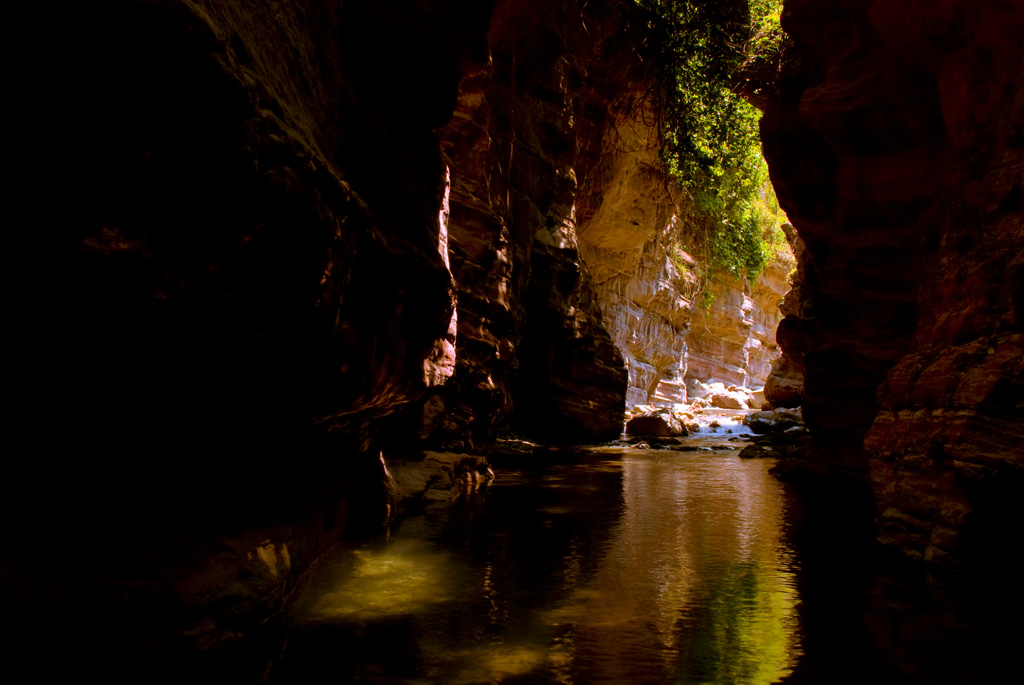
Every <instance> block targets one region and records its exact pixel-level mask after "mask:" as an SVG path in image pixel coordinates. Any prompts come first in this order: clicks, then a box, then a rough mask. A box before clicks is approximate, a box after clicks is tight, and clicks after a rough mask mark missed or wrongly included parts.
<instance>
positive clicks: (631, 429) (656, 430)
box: [626, 409, 689, 436]
mask: <svg viewBox="0 0 1024 685" xmlns="http://www.w3.org/2000/svg"><path fill="white" fill-rule="evenodd" d="M626 434H627V435H652V436H685V435H689V431H688V430H687V428H686V425H685V424H684V423H683V417H682V416H677V415H675V414H674V413H673V412H672V411H671V410H669V409H654V410H651V411H649V412H644V413H641V414H638V415H636V416H634V417H633V418H631V419H630V420H629V421H628V422H627V423H626Z"/></svg>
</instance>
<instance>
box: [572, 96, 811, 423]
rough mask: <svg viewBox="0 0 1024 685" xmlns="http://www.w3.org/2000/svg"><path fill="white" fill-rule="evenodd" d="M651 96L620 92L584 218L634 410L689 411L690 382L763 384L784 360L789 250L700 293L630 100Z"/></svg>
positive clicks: (646, 113) (661, 173)
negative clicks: (778, 334)
mask: <svg viewBox="0 0 1024 685" xmlns="http://www.w3.org/2000/svg"><path fill="white" fill-rule="evenodd" d="M652 87H653V84H648V85H647V86H646V87H645V86H643V84H636V85H633V86H632V87H628V88H624V89H623V93H624V97H623V100H622V102H621V103H620V104H619V106H618V107H617V108H616V109H614V110H613V112H612V116H613V117H614V122H615V123H614V125H612V126H609V127H608V128H607V131H606V133H605V138H604V140H603V141H602V143H601V154H600V157H599V159H600V163H599V164H598V165H596V166H595V167H594V169H593V170H592V172H591V174H590V176H589V177H588V178H587V182H586V184H585V189H586V191H587V195H586V196H585V198H584V199H583V202H581V204H580V208H579V212H578V216H579V226H580V229H579V240H580V248H581V250H582V252H583V256H584V258H585V261H586V264H587V265H588V267H589V268H590V271H591V274H592V277H593V281H594V288H595V291H596V294H597V299H598V303H599V305H600V308H601V312H602V314H603V319H604V324H605V326H606V327H607V329H608V332H609V333H610V334H611V337H612V339H613V340H614V341H615V344H616V346H617V347H618V349H619V351H620V352H621V354H622V356H623V358H624V359H625V363H626V367H627V369H628V370H629V388H628V390H627V394H626V404H627V406H633V405H637V404H658V405H670V404H674V403H678V402H684V401H686V399H687V388H686V384H687V383H688V382H690V383H692V382H695V381H699V382H704V383H708V382H711V381H722V382H725V383H726V384H727V385H731V384H736V385H739V386H746V387H751V388H754V387H761V386H763V385H764V383H765V380H766V379H767V377H768V374H769V372H770V370H771V365H772V362H773V361H774V360H775V359H777V358H778V357H779V356H780V354H781V352H780V350H779V348H778V346H777V345H776V344H775V327H776V326H777V324H778V322H779V319H780V318H781V315H780V313H779V304H780V302H781V301H782V299H783V297H784V295H785V293H786V292H787V290H788V289H789V282H788V279H789V274H790V272H791V271H792V269H793V266H794V263H793V258H792V255H791V254H790V253H789V251H788V250H787V249H786V248H782V250H781V252H780V253H779V254H778V255H777V256H775V257H773V259H772V260H771V261H770V262H769V264H768V266H767V267H766V268H765V270H764V272H763V273H762V274H760V275H759V276H758V277H756V278H754V279H746V278H740V279H736V278H731V277H729V276H727V275H725V274H716V275H715V276H714V277H713V278H712V279H711V282H710V283H708V284H704V283H702V282H701V280H700V279H699V278H698V277H697V275H696V274H697V273H698V272H699V270H700V266H699V265H698V264H697V262H696V261H695V260H694V259H693V257H691V256H690V255H689V254H687V253H686V252H684V251H683V250H682V249H679V248H674V247H672V245H673V244H674V243H675V244H678V241H682V242H688V241H690V240H692V236H690V235H689V233H688V230H687V218H686V216H687V209H688V204H687V201H686V200H685V199H684V197H683V193H682V192H681V191H680V190H679V189H678V187H677V186H676V183H675V181H674V180H672V178H671V177H670V176H669V174H668V172H667V170H666V168H665V165H664V163H663V162H662V160H661V157H660V151H659V148H660V138H659V134H658V132H657V131H656V130H655V129H654V128H652V125H651V123H650V122H653V121H655V120H656V117H655V115H654V113H653V112H652V111H650V106H649V103H646V102H644V101H643V100H642V99H638V98H636V96H635V95H633V94H639V93H644V92H647V91H648V90H650V88H652ZM630 95H633V97H632V99H631V98H630V97H629V96H630ZM704 289H707V290H708V291H709V292H710V297H707V298H706V296H705V294H704ZM705 300H706V301H709V302H710V305H709V306H708V307H707V308H702V307H700V306H699V304H700V303H701V302H703V301H705Z"/></svg>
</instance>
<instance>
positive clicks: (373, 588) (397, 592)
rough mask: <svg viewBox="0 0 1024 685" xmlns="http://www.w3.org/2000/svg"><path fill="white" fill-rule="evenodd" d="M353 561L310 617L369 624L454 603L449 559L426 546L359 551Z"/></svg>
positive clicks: (414, 542)
mask: <svg viewBox="0 0 1024 685" xmlns="http://www.w3.org/2000/svg"><path fill="white" fill-rule="evenodd" d="M353 557H354V563H353V566H352V568H351V571H350V572H349V573H345V574H343V575H342V577H341V578H340V579H338V581H337V582H336V584H335V585H334V586H333V587H331V588H330V589H328V590H327V591H326V592H324V593H323V594H322V595H321V596H320V597H319V598H318V599H317V600H316V601H315V603H314V604H313V606H312V607H311V608H310V610H309V612H308V614H307V616H308V618H310V619H314V620H316V619H319V620H331V619H335V620H337V619H342V620H344V619H359V620H366V619H375V618H383V617H386V616H397V615H400V614H414V613H417V612H420V611H423V610H424V609H426V608H427V607H429V606H430V605H434V604H439V603H441V602H446V601H449V600H451V599H452V596H451V592H450V590H451V588H452V583H451V580H450V576H451V569H450V563H449V560H448V558H447V556H446V555H444V554H439V553H437V552H435V551H432V550H431V549H430V548H429V546H428V545H427V544H426V543H425V542H422V541H417V540H409V541H402V542H398V543H394V544H390V545H388V546H386V547H384V548H383V549H363V550H356V551H355V552H353Z"/></svg>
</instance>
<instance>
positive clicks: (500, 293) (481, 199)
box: [432, 0, 626, 449]
mask: <svg viewBox="0 0 1024 685" xmlns="http://www.w3.org/2000/svg"><path fill="white" fill-rule="evenodd" d="M587 5H588V4H587V3H578V2H574V1H572V0H560V1H558V2H553V3H543V4H540V3H532V2H514V1H506V2H500V3H498V5H497V7H496V9H495V12H494V16H493V22H492V25H491V27H490V31H489V33H488V35H487V41H488V47H489V53H488V60H487V63H486V64H485V65H481V66H480V68H478V69H475V70H473V71H472V72H471V73H469V74H467V75H466V77H465V78H464V79H463V80H462V82H461V84H460V87H459V98H458V105H457V107H456V110H455V115H454V117H453V119H452V121H451V122H450V123H449V124H448V126H446V127H445V128H444V129H443V131H442V138H443V141H444V146H445V151H446V156H447V160H448V164H449V166H450V169H451V174H452V194H451V220H450V245H451V252H452V272H453V273H454V274H455V278H456V280H457V282H458V287H459V338H458V355H457V362H456V364H457V371H456V374H455V377H454V378H453V381H452V383H450V384H449V385H448V386H447V387H446V388H445V389H444V390H443V391H440V392H439V393H438V394H437V396H436V398H435V399H432V404H433V405H434V406H435V407H436V411H438V412H441V413H440V414H439V415H438V416H437V418H435V419H434V420H435V421H436V423H437V424H438V425H437V427H436V428H434V431H435V433H434V435H435V436H436V437H435V439H438V440H440V441H441V442H442V444H445V445H448V446H451V447H455V448H465V447H473V448H476V449H480V448H483V447H486V445H487V444H488V442H489V441H492V440H493V439H494V436H495V434H496V430H497V428H498V426H499V425H500V424H501V423H502V422H503V421H504V420H505V419H506V418H511V420H512V422H513V424H514V425H515V427H516V428H518V429H519V430H521V431H523V432H525V433H526V434H527V435H530V436H532V437H536V438H539V439H542V440H546V441H551V442H580V441H584V442H586V441H592V442H595V441H599V440H605V439H609V438H613V437H617V436H618V435H619V434H620V432H621V428H622V412H623V410H624V395H625V388H626V374H625V370H624V367H623V362H622V358H621V356H620V354H619V352H618V350H617V349H616V347H615V345H614V344H613V343H612V340H611V338H610V337H609V335H608V333H607V331H606V330H605V327H604V326H603V324H602V321H601V313H600V311H599V309H598V307H597V305H596V304H595V297H594V293H593V291H592V287H591V281H590V277H589V275H588V272H587V267H586V265H585V264H584V261H583V258H582V256H581V253H580V245H579V240H578V237H577V205H578V203H579V198H580V197H581V196H583V195H584V194H585V193H586V187H585V179H586V177H587V174H588V170H589V168H590V167H592V166H593V164H594V163H595V162H596V160H595V159H594V158H593V157H592V156H591V155H589V154H588V152H589V146H590V145H592V144H593V141H595V140H596V141H598V144H599V142H600V140H601V139H602V136H603V134H604V130H605V129H606V128H607V126H608V119H609V114H608V112H609V109H610V108H611V107H612V102H611V100H612V93H609V89H608V74H607V70H608V69H609V68H612V69H617V68H618V67H617V66H612V65H615V60H616V59H618V58H620V57H621V56H622V55H623V54H624V53H622V52H621V51H622V49H623V48H624V46H623V44H622V41H621V37H620V30H621V28H622V17H621V16H620V15H619V14H618V13H617V12H616V11H613V10H611V9H609V8H608V7H607V6H605V5H604V3H594V4H593V6H591V7H588V6H587ZM616 38H619V40H618V42H616V40H615V39H616ZM616 50H619V52H616Z"/></svg>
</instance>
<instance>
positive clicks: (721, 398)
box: [710, 390, 748, 409]
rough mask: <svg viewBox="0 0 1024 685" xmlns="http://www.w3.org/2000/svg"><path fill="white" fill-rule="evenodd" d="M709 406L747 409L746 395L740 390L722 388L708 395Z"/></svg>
mask: <svg viewBox="0 0 1024 685" xmlns="http://www.w3.org/2000/svg"><path fill="white" fill-rule="evenodd" d="M710 399H711V406H712V407H718V408H719V409H747V408H748V407H747V395H746V394H745V393H743V392H742V391H740V390H723V391H720V392H715V393H713V394H712V395H711V396H710Z"/></svg>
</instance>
